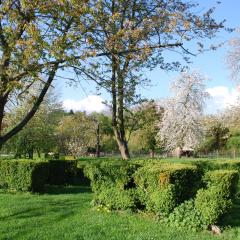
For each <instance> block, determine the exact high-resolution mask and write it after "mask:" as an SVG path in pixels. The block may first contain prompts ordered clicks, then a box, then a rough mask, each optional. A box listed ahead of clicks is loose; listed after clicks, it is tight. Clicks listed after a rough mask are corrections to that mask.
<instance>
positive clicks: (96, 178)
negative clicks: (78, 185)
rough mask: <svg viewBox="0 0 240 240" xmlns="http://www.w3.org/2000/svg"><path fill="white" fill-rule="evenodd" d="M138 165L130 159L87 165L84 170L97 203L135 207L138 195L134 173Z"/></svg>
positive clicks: (114, 206)
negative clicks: (136, 194)
mask: <svg viewBox="0 0 240 240" xmlns="http://www.w3.org/2000/svg"><path fill="white" fill-rule="evenodd" d="M138 167H139V165H138V164H132V163H129V162H128V161H121V162H120V161H118V162H116V161H108V162H101V161H96V162H95V163H91V164H88V165H86V167H85V168H84V172H85V175H86V176H87V177H88V178H89V179H90V180H91V186H92V189H93V191H94V202H95V204H97V205H99V204H101V205H105V206H110V208H111V209H133V208H134V207H135V197H136V196H135V190H134V188H135V184H134V182H133V178H132V175H133V173H134V172H135V171H136V169H137V168H138Z"/></svg>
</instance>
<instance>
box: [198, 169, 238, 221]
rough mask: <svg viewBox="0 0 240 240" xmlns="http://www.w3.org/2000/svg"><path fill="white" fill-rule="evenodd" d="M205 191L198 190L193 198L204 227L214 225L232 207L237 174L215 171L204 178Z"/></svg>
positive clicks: (230, 171) (229, 171) (232, 171)
mask: <svg viewBox="0 0 240 240" xmlns="http://www.w3.org/2000/svg"><path fill="white" fill-rule="evenodd" d="M204 181H205V182H206V187H207V188H206V189H200V190H199V191H198V193H197V195H196V198H195V205H196V209H197V210H198V211H199V212H200V213H201V215H202V218H203V221H204V223H205V224H206V225H209V224H214V223H216V222H217V221H218V220H219V219H220V217H222V216H223V214H225V213H227V212H228V210H229V209H230V208H231V206H232V200H233V199H234V194H235V192H236V189H237V183H238V172H237V171H234V170H216V171H210V172H207V173H206V175H205V176H204Z"/></svg>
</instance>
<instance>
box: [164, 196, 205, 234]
mask: <svg viewBox="0 0 240 240" xmlns="http://www.w3.org/2000/svg"><path fill="white" fill-rule="evenodd" d="M163 222H165V223H167V224H168V225H170V226H172V227H176V228H179V229H184V230H186V229H187V230H191V231H197V230H200V229H206V228H207V226H206V225H205V223H204V221H203V219H202V216H201V213H200V212H199V211H198V210H197V209H196V207H195V204H194V200H188V201H185V202H184V203H182V204H180V205H179V206H177V207H176V208H175V209H174V210H173V212H172V213H170V214H169V216H168V217H167V218H165V219H163Z"/></svg>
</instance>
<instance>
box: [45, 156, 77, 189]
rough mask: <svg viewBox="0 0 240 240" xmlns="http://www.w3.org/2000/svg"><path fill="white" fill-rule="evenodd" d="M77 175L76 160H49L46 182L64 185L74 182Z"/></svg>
mask: <svg viewBox="0 0 240 240" xmlns="http://www.w3.org/2000/svg"><path fill="white" fill-rule="evenodd" d="M76 175H77V161H75V160H50V161H49V176H48V184H50V185H65V184H72V183H74V179H75V177H76Z"/></svg>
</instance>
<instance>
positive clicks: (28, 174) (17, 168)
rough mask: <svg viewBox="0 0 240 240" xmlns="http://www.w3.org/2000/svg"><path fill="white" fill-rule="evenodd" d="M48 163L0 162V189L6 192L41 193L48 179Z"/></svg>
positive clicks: (25, 161) (28, 161)
mask: <svg viewBox="0 0 240 240" xmlns="http://www.w3.org/2000/svg"><path fill="white" fill-rule="evenodd" d="M48 171H49V169H48V162H38V161H31V160H2V161H0V188H2V189H6V190H8V191H32V192H42V191H43V190H44V185H45V183H46V182H47V178H48V173H49V172H48Z"/></svg>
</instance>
